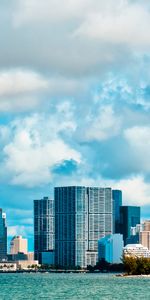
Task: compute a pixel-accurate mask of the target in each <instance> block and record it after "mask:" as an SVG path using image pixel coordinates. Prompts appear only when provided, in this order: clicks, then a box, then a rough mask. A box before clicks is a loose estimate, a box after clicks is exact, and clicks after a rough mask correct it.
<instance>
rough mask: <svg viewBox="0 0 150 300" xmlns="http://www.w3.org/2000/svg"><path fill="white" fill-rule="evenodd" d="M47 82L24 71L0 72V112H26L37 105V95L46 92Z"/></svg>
mask: <svg viewBox="0 0 150 300" xmlns="http://www.w3.org/2000/svg"><path fill="white" fill-rule="evenodd" d="M47 88H48V81H47V80H45V79H44V78H43V77H42V76H40V75H39V74H37V73H35V72H32V71H25V70H17V69H15V70H11V71H1V72H0V111H2V112H9V111H14V112H16V111H26V110H30V109H33V108H35V107H37V106H38V105H39V103H40V102H41V99H40V97H39V95H38V93H39V94H40V92H41V91H44V90H47Z"/></svg>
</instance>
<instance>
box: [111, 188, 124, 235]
mask: <svg viewBox="0 0 150 300" xmlns="http://www.w3.org/2000/svg"><path fill="white" fill-rule="evenodd" d="M112 198H113V226H114V233H120V207H121V206H122V191H120V190H112Z"/></svg>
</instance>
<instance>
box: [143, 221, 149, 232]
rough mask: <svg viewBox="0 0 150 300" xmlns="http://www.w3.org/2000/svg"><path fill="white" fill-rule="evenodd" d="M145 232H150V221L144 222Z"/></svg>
mask: <svg viewBox="0 0 150 300" xmlns="http://www.w3.org/2000/svg"><path fill="white" fill-rule="evenodd" d="M143 231H150V220H145V221H144V222H143Z"/></svg>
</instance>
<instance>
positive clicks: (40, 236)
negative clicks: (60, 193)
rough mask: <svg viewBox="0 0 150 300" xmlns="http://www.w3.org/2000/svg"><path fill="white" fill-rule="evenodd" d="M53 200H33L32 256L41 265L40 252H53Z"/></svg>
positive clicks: (45, 198) (46, 198)
mask: <svg viewBox="0 0 150 300" xmlns="http://www.w3.org/2000/svg"><path fill="white" fill-rule="evenodd" d="M54 235H55V230H54V200H51V199H49V198H48V197H44V198H43V199H41V200H34V254H35V259H36V260H38V261H39V262H40V263H42V252H47V251H52V250H54Z"/></svg>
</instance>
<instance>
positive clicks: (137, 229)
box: [130, 223, 144, 244]
mask: <svg viewBox="0 0 150 300" xmlns="http://www.w3.org/2000/svg"><path fill="white" fill-rule="evenodd" d="M143 230H144V226H143V223H142V224H137V225H136V226H134V227H131V228H130V235H137V234H138V235H139V233H140V232H141V231H143ZM133 244H134V243H133Z"/></svg>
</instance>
